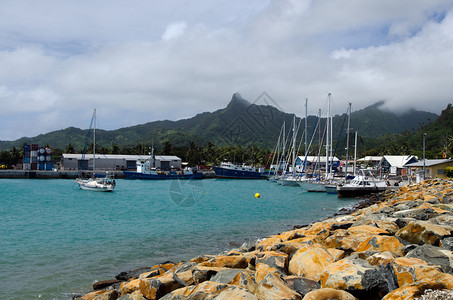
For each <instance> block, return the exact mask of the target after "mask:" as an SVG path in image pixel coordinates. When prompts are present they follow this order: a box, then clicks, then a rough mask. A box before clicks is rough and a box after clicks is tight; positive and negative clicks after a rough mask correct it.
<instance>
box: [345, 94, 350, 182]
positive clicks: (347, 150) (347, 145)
mask: <svg viewBox="0 0 453 300" xmlns="http://www.w3.org/2000/svg"><path fill="white" fill-rule="evenodd" d="M350 123H351V103H349V110H348V131H347V132H346V172H344V178H345V179H346V177H347V176H348V162H349V126H350Z"/></svg>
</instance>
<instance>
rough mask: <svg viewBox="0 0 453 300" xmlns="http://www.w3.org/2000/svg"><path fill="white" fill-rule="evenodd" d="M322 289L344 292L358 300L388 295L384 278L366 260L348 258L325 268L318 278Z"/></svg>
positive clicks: (353, 257)
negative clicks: (366, 296) (364, 297)
mask: <svg viewBox="0 0 453 300" xmlns="http://www.w3.org/2000/svg"><path fill="white" fill-rule="evenodd" d="M320 282H321V286H322V287H323V288H333V289H341V290H346V291H348V292H349V293H351V294H353V295H354V296H356V297H358V298H362V297H363V296H364V295H368V299H380V298H381V297H383V296H384V295H385V294H387V293H388V286H387V281H386V278H385V277H384V276H383V274H382V273H381V272H380V270H379V268H378V267H376V266H373V265H370V264H369V263H368V262H367V261H366V260H364V259H361V258H358V257H355V256H350V257H347V258H344V259H342V260H339V261H337V262H335V263H332V264H330V265H328V266H326V267H325V268H324V269H323V271H322V273H321V276H320Z"/></svg>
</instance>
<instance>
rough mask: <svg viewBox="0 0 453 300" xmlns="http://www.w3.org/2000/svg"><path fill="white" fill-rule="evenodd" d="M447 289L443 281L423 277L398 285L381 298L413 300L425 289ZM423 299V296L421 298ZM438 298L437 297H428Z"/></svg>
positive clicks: (385, 299)
mask: <svg viewBox="0 0 453 300" xmlns="http://www.w3.org/2000/svg"><path fill="white" fill-rule="evenodd" d="M443 289H448V287H446V286H445V285H444V284H443V283H439V282H437V281H436V280H435V279H430V278H425V279H423V280H420V281H417V282H414V283H411V284H408V285H405V286H403V287H400V288H398V289H396V290H394V291H392V292H390V293H388V294H387V295H385V297H384V298H382V300H413V299H417V298H418V297H420V296H421V295H422V294H423V293H424V292H425V291H426V290H443ZM423 299H425V298H423ZM430 299H439V298H430Z"/></svg>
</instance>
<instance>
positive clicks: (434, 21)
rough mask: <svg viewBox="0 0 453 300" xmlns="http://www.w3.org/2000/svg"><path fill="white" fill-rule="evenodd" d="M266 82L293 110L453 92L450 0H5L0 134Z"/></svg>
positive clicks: (433, 102) (194, 108) (187, 104)
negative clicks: (328, 99)
mask: <svg viewBox="0 0 453 300" xmlns="http://www.w3.org/2000/svg"><path fill="white" fill-rule="evenodd" d="M235 92H239V93H240V94H241V95H242V97H243V98H245V99H247V100H249V101H250V102H255V101H257V103H259V102H260V101H262V99H261V98H260V95H262V93H263V92H265V93H267V94H268V95H269V96H270V97H271V98H272V100H273V102H274V103H276V104H278V106H279V107H280V108H282V109H283V110H284V111H286V112H289V113H296V114H297V115H299V116H304V114H305V108H304V104H305V99H306V98H308V110H309V114H316V112H317V111H318V109H324V108H325V103H326V98H327V94H328V93H332V112H333V113H343V112H345V111H346V108H347V103H348V102H351V103H352V107H353V110H359V109H362V108H364V107H366V106H368V105H370V104H373V103H375V102H377V101H379V100H385V101H386V107H387V108H388V109H393V110H397V111H401V110H404V109H407V108H409V107H410V108H415V109H418V110H425V111H430V112H434V113H437V114H440V112H441V110H442V109H445V107H446V106H447V104H448V103H452V102H453V1H451V0H429V1H426V0H397V1H395V0H318V1H314V0H311V1H310V0H248V1H242V0H241V1H238V0H197V1H195V0H185V1H184V0H179V1H176V0H165V1H161V0H114V1H112V0H39V1H37V0H0V104H1V107H0V140H15V139H17V138H20V137H23V136H35V135H38V134H40V133H46V132H49V131H52V130H58V129H63V128H66V127H69V126H75V127H79V128H88V127H89V124H90V120H91V114H92V111H93V109H94V108H96V109H97V115H98V118H97V123H98V128H102V129H109V130H110V129H117V128H121V127H126V126H131V125H136V124H142V123H146V122H150V121H155V120H163V119H170V120H178V119H181V118H189V117H192V116H194V115H195V114H197V113H200V112H204V111H215V110H217V109H220V108H223V107H225V106H226V105H227V104H228V102H229V101H230V99H231V97H232V95H233V93H235Z"/></svg>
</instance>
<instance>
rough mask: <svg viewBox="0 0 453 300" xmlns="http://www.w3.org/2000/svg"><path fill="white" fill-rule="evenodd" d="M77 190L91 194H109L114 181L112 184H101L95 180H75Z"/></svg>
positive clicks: (113, 187)
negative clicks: (91, 192)
mask: <svg viewBox="0 0 453 300" xmlns="http://www.w3.org/2000/svg"><path fill="white" fill-rule="evenodd" d="M75 182H76V183H77V184H78V185H79V188H80V189H82V190H85V191H93V192H111V191H113V190H114V189H115V181H113V182H102V181H98V180H96V179H94V180H93V179H87V180H83V179H76V181H75Z"/></svg>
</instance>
